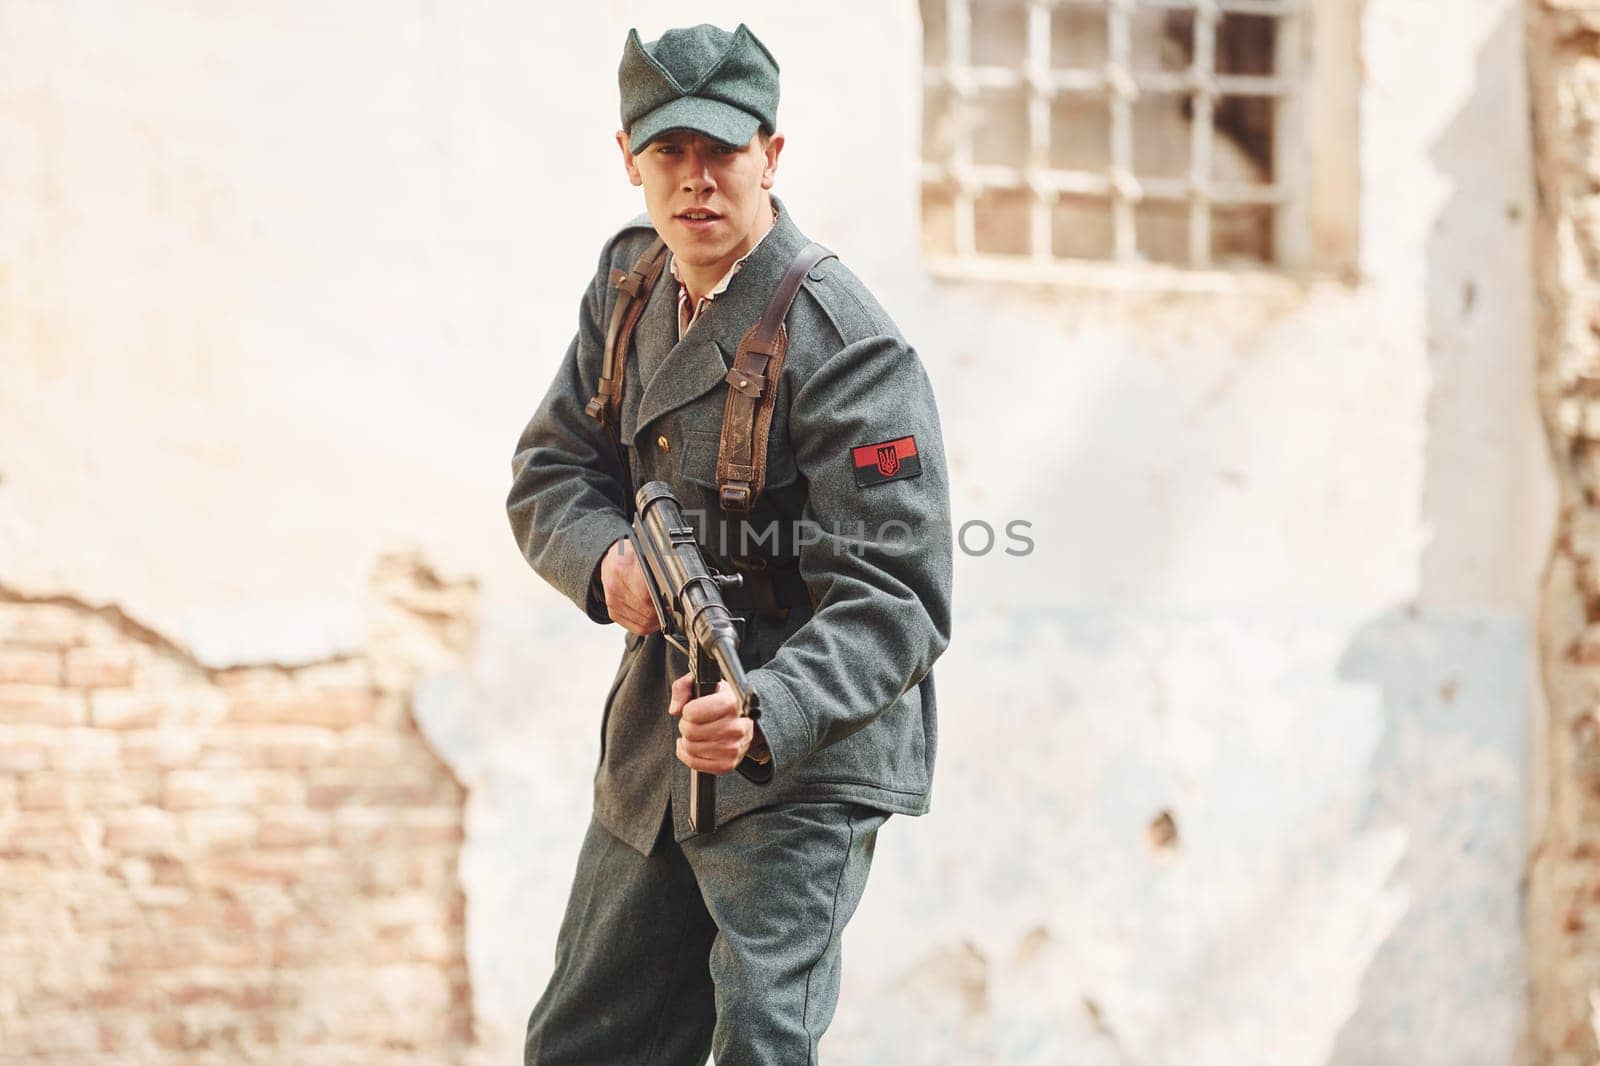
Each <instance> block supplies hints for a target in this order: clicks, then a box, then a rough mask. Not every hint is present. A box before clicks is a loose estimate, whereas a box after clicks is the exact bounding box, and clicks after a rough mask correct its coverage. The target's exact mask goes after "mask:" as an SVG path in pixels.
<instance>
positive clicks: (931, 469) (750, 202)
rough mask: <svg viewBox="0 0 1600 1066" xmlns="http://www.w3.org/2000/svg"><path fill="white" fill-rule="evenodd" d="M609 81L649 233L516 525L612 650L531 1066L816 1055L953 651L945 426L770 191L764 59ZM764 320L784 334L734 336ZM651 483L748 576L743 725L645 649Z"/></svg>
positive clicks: (517, 492) (567, 366) (621, 250)
mask: <svg viewBox="0 0 1600 1066" xmlns="http://www.w3.org/2000/svg"><path fill="white" fill-rule="evenodd" d="M619 74H620V83H621V90H622V126H623V128H622V130H621V131H619V132H618V133H617V143H618V145H619V146H620V147H621V149H622V161H623V165H624V167H625V169H626V171H627V174H628V179H629V180H630V181H631V182H632V183H633V184H634V185H637V186H640V187H641V188H643V190H644V201H645V214H644V215H642V216H640V217H638V218H636V219H634V220H633V221H632V222H630V223H629V224H628V225H627V226H625V227H623V229H622V230H621V231H619V232H618V233H617V234H615V235H614V236H613V237H612V238H611V239H610V240H609V241H608V242H607V243H606V245H605V248H604V250H603V251H602V253H601V255H600V262H599V268H598V270H597V271H596V273H595V277H594V281H593V283H592V284H591V285H590V286H589V288H588V291H587V292H586V293H585V295H584V299H583V303H582V307H581V311H580V314H579V320H578V333H577V336H576V338H575V339H574V340H573V342H572V345H571V346H570V347H569V348H568V350H567V353H566V357H565V359H564V360H563V361H562V363H561V366H560V369H559V370H558V372H557V373H556V376H555V381H554V382H553V383H552V384H551V386H550V390H549V392H548V393H547V394H546V396H545V398H544V401H543V403H542V404H540V406H539V409H538V411H537V413H536V414H535V415H534V416H533V419H532V421H531V422H529V424H528V427H527V429H526V430H524V432H523V434H522V438H521V440H520V441H519V442H518V443H517V449H516V455H515V458H514V460H513V471H514V481H513V484H512V488H511V494H510V498H509V499H508V501H507V508H508V511H509V514H510V518H511V525H512V529H513V530H514V532H515V533H516V537H517V541H518V543H519V545H520V546H521V548H522V551H523V554H524V555H525V556H526V557H527V559H528V561H529V563H530V564H531V565H532V566H533V568H534V570H536V571H537V572H538V573H539V575H540V576H541V577H543V578H544V579H545V580H547V581H548V582H550V583H551V584H552V585H554V586H555V587H556V588H557V589H559V590H560V591H561V592H563V593H564V594H566V595H567V596H568V597H569V598H570V599H572V601H573V602H574V603H576V604H577V605H578V606H579V607H580V608H582V609H584V610H585V611H586V612H587V613H588V615H589V617H590V618H592V619H594V620H595V621H597V622H602V623H603V622H610V621H615V622H617V623H618V624H619V625H621V626H622V627H623V628H624V629H625V630H627V631H628V634H629V635H628V637H627V641H626V646H625V648H624V650H623V654H622V662H621V665H620V667H619V668H618V671H617V676H616V679H615V682H614V683H613V686H612V693H611V695H610V696H609V697H608V698H607V700H606V705H605V708H604V712H603V720H602V721H603V724H602V726H601V748H600V761H599V766H598V769H597V772H596V775H595V788H594V816H593V819H592V820H591V823H590V826H589V830H588V833H587V835H586V837H585V839H584V842H583V848H582V851H581V852H580V854H579V857H578V870H577V876H576V878H575V879H574V882H573V887H572V895H571V898H570V900H569V902H568V905H567V911H566V916H565V918H564V919H563V921H562V924H561V932H560V938H559V943H558V947H557V949H556V965H555V973H554V975H553V976H552V978H551V980H550V984H549V986H548V988H547V989H546V990H545V993H544V995H543V997H542V998H541V999H540V1000H539V1002H538V1005H537V1006H535V1008H534V1010H533V1014H532V1017H531V1018H530V1019H529V1023H528V1036H527V1045H526V1061H527V1062H528V1063H530V1064H532V1063H541V1064H545V1063H574V1064H576V1063H582V1064H585V1066H593V1064H596V1063H629V1064H632V1063H647V1062H648V1063H703V1062H704V1061H705V1058H706V1053H707V1051H708V1050H710V1051H713V1052H714V1053H715V1055H716V1060H717V1062H718V1064H719V1066H741V1064H748V1063H784V1064H792V1063H797V1062H814V1061H815V1058H816V1047H817V1041H818V1039H819V1038H820V1037H821V1036H822V1033H823V1031H824V1030H825V1029H826V1028H827V1026H828V1023H829V1021H830V1020H831V1019H832V1017H833V1012H834V1006H835V1002H836V999H837V995H838V988H839V967H840V937H841V935H842V933H843V930H844V926H845V923H846V922H847V921H848V920H849V918H850V916H851V914H852V913H853V912H854V911H855V908H856V904H857V903H858V902H859V901H860V898H861V893H862V890H863V889H864V887H865V885H866V877H867V869H868V866H869V865H870V863H871V860H872V851H873V844H874V841H875V838H876V833H877V830H878V828H879V827H880V826H881V825H882V824H883V823H884V821H885V820H886V819H887V818H888V817H889V815H890V814H891V813H894V812H899V813H902V814H911V815H915V814H921V813H923V812H925V811H926V810H927V809H928V793H929V786H930V783H931V778H932V772H933V762H934V746H935V715H934V690H933V678H932V675H931V673H930V669H931V667H932V666H933V662H934V660H935V659H937V658H938V657H939V655H940V653H941V652H942V651H943V650H944V648H945V646H946V644H947V643H948V642H949V637H950V584H951V532H950V516H949V492H948V483H947V479H946V469H945V458H944V448H943V443H942V441H941V439H940V434H939V418H938V413H937V411H936V409H935V406H934V399H933V392H932V389H931V388H930V386H929V383H928V378H927V375H926V374H925V373H924V372H923V368H922V364H921V362H920V361H919V360H918V358H917V355H916V353H915V352H914V351H913V350H912V348H911V347H910V346H909V345H908V344H907V343H906V341H905V340H904V338H902V337H901V335H900V333H899V331H898V330H897V329H896V328H895V325H894V322H893V321H892V320H891V319H890V318H889V316H888V314H887V313H885V311H884V310H883V309H882V308H881V307H879V306H878V303H877V302H876V301H875V300H874V299H873V298H872V295H871V294H870V293H869V292H868V291H867V289H866V286H864V285H863V284H862V283H861V281H860V280H859V279H858V278H857V277H856V276H855V275H854V274H852V273H851V272H850V271H849V270H848V269H846V268H845V267H844V266H843V265H842V264H841V263H840V262H839V261H838V260H837V259H836V258H833V257H831V256H829V255H828V254H827V253H825V252H823V251H822V249H820V248H819V247H817V246H815V245H812V244H810V242H809V241H808V239H807V238H806V237H805V236H804V235H803V234H802V233H801V231H800V230H799V228H798V227H797V226H796V224H795V222H794V220H793V219H792V218H791V217H790V215H789V211H788V208H787V207H786V205H784V204H783V203H781V202H780V201H779V200H778V198H777V197H775V196H773V195H772V194H771V193H770V192H769V190H770V189H771V188H772V184H773V179H774V176H775V175H776V173H777V167H778V157H779V155H780V153H781V152H782V151H783V147H784V139H783V135H782V134H781V133H778V132H777V105H778V64H777V62H776V61H775V60H774V59H773V58H772V55H771V53H770V52H768V51H767V49H766V48H765V47H764V46H763V45H762V44H761V42H760V41H758V40H757V39H756V37H755V35H754V34H752V33H751V32H750V31H749V29H747V28H746V27H745V26H743V25H741V26H739V28H738V29H737V30H735V31H734V32H732V33H729V32H727V31H725V30H721V29H718V28H716V27H713V26H695V27H693V28H690V29H676V30H669V31H667V32H666V33H663V34H662V35H661V37H660V39H659V40H656V41H653V42H651V43H649V44H644V43H642V42H641V41H640V39H639V36H638V33H637V32H636V31H635V32H630V33H629V35H628V40H627V43H626V45H625V47H624V51H623V57H622V65H621V69H620V72H619ZM658 238H659V241H660V242H664V248H663V247H661V246H660V245H658V244H657V241H658ZM635 297H638V298H635ZM786 300H789V301H792V302H788V303H787V304H786V303H785V301H786ZM769 308H770V309H771V310H769ZM764 314H766V315H769V316H770V319H769V324H770V325H771V332H773V333H776V334H777V335H776V337H775V338H773V337H768V338H767V341H763V340H762V336H761V335H760V334H759V331H757V335H755V336H754V339H752V337H751V336H748V335H747V334H749V333H750V331H752V327H754V326H755V325H756V324H757V322H758V320H761V319H762V318H763V315H764ZM779 322H781V324H782V327H783V329H782V331H781V332H778V331H777V324H778V323H779ZM608 340H609V345H608ZM768 342H771V343H768ZM608 347H609V348H610V349H611V352H610V357H609V358H608V353H607V349H608ZM763 438H765V439H764V443H763ZM651 480H661V481H665V482H667V483H668V484H669V485H671V487H672V488H673V490H674V492H675V493H676V494H677V496H678V498H679V500H680V501H681V502H682V505H683V507H684V509H685V512H686V514H689V515H695V516H697V517H698V519H699V520H698V521H697V522H696V525H697V527H698V534H699V539H700V543H701V546H702V548H703V549H704V550H705V552H706V555H707V558H708V561H709V562H710V563H711V565H713V566H714V567H716V568H717V569H721V570H724V571H727V572H732V571H739V572H741V573H743V574H745V575H746V587H745V588H742V589H730V590H728V591H727V592H726V593H725V595H726V598H727V599H728V602H729V606H730V608H731V609H733V610H734V611H736V612H738V613H739V614H740V615H741V617H742V618H743V619H744V620H745V626H744V639H743V644H742V647H741V658H742V659H743V663H744V666H745V668H746V669H747V670H748V671H749V680H750V684H751V687H752V689H753V690H754V691H755V693H756V695H757V697H758V698H759V701H760V708H761V715H760V718H759V722H752V720H751V719H750V718H748V717H741V716H740V715H739V714H738V712H737V707H736V704H735V701H734V698H733V695H732V693H731V691H730V690H729V689H728V688H727V685H726V683H724V684H723V685H722V686H721V687H720V688H719V690H718V691H717V692H715V693H713V694H711V695H708V696H703V697H700V698H697V699H691V698H690V694H691V687H690V681H691V679H690V677H689V676H688V675H687V674H686V672H685V671H686V669H687V664H686V661H685V659H684V657H683V656H682V654H681V653H679V652H678V651H677V650H676V649H673V648H671V647H670V646H669V645H668V644H667V643H666V641H665V639H664V638H663V637H662V635H661V634H660V633H659V632H658V631H657V622H656V618H655V615H654V612H653V610H652V607H651V604H650V601H649V598H648V595H647V593H646V590H645V587H644V584H643V578H642V575H641V572H640V570H639V568H638V565H637V563H636V561H635V559H634V557H633V554H632V552H631V550H630V549H629V547H628V542H627V540H626V538H627V535H628V533H629V528H630V527H629V516H630V515H631V513H632V497H633V492H634V490H635V488H636V487H637V486H639V485H641V484H643V483H644V482H646V481H651ZM691 768H692V769H695V770H698V771H700V772H702V773H711V774H720V775H724V776H721V777H719V778H718V782H717V786H718V787H717V802H716V812H715V815H716V822H717V827H716V829H715V830H714V831H712V832H709V833H703V834H697V833H695V832H694V831H693V830H692V828H691V826H690V824H689V821H688V796H689V792H688V781H689V770H690V769H691ZM736 768H737V769H738V770H740V773H729V771H731V770H734V769H736Z"/></svg>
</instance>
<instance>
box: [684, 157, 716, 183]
mask: <svg viewBox="0 0 1600 1066" xmlns="http://www.w3.org/2000/svg"><path fill="white" fill-rule="evenodd" d="M683 162H684V167H683V191H684V192H689V193H701V192H709V191H710V190H712V189H714V188H716V186H717V182H716V179H715V178H713V177H712V176H711V167H710V165H709V164H710V160H709V157H707V156H706V155H705V154H704V153H702V152H696V151H689V152H685V153H684V158H683Z"/></svg>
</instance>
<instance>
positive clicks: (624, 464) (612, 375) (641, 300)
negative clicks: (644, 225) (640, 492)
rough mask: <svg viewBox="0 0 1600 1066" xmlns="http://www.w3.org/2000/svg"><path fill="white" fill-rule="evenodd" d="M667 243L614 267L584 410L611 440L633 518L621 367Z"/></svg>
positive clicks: (657, 241)
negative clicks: (602, 340) (593, 383)
mask: <svg viewBox="0 0 1600 1066" xmlns="http://www.w3.org/2000/svg"><path fill="white" fill-rule="evenodd" d="M666 247H667V246H666V243H665V242H664V241H662V239H661V238H660V237H657V238H656V239H655V240H654V241H651V242H650V247H648V248H646V249H645V250H644V251H643V252H642V253H640V255H639V258H638V259H637V260H636V261H635V262H634V264H633V269H632V270H629V271H621V270H613V271H612V272H611V287H612V288H614V289H616V290H617V298H616V300H615V301H613V303H612V305H611V321H610V322H609V323H608V324H607V325H606V344H605V350H604V352H603V353H602V354H601V357H600V383H599V390H598V391H597V392H596V393H595V394H594V396H592V397H591V398H590V400H589V403H588V405H587V406H586V407H585V408H584V413H585V414H587V415H588V416H589V417H590V418H592V419H594V420H595V421H596V422H599V423H600V428H601V431H602V432H603V433H604V434H605V436H606V438H607V439H608V440H609V441H610V442H611V453H612V455H613V457H614V458H615V459H616V461H617V470H618V472H619V473H620V474H621V475H622V480H623V485H622V495H623V500H622V509H623V510H624V511H625V512H626V513H627V515H628V517H629V518H630V519H631V518H632V517H633V472H632V471H631V470H629V469H628V457H627V454H626V453H624V452H623V450H622V431H621V427H620V426H619V424H618V420H619V418H620V414H621V411H622V382H623V381H624V379H625V375H624V373H623V370H624V368H625V364H626V362H627V358H628V348H629V346H630V344H631V343H632V341H633V328H634V327H635V326H637V325H638V324H639V316H640V315H642V314H643V313H644V305H645V303H646V302H648V300H649V298H650V290H651V288H652V287H653V286H654V285H655V283H656V279H657V278H659V277H660V276H661V268H662V267H663V266H665V265H666V261H667V257H666V256H665V255H663V254H662V252H664V251H665V250H666Z"/></svg>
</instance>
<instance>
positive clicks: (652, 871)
mask: <svg viewBox="0 0 1600 1066" xmlns="http://www.w3.org/2000/svg"><path fill="white" fill-rule="evenodd" d="M888 817H889V815H888V814H887V813H886V812H884V811H880V810H877V809H875V808H872V807H865V806H862V805H860V804H855V803H786V804H779V805H776V806H773V807H766V808H761V809H759V810H755V811H751V812H749V813H748V814H745V815H741V816H740V817H738V818H735V819H733V820H732V821H730V822H727V823H725V824H723V825H720V826H718V827H717V829H716V831H715V832H713V833H708V834H701V835H698V836H693V837H689V838H688V839H686V840H684V841H683V842H682V844H678V843H676V842H674V840H673V839H672V836H673V834H672V829H671V818H670V816H669V817H668V818H667V819H666V820H664V821H663V823H662V830H661V834H660V835H659V836H658V837H657V839H656V845H655V847H654V848H653V849H652V850H651V852H650V854H649V855H648V856H645V855H640V854H639V853H638V852H637V851H635V850H634V849H633V848H630V847H629V846H628V845H626V844H624V843H623V842H622V841H620V840H618V839H617V838H616V837H614V836H612V835H611V833H609V832H608V831H607V830H606V829H605V828H604V827H602V826H601V825H600V824H599V822H597V821H595V820H593V819H592V818H591V820H590V823H589V829H588V832H587V834H586V835H585V836H584V841H583V847H582V850H581V851H580V852H579V855H578V871H577V876H576V877H575V878H574V879H573V883H572V895H571V898H570V899H569V900H568V901H567V910H566V914H565V916H564V917H563V919H562V922H561V932H560V937H559V940H558V941H557V946H556V965H555V973H554V974H553V975H552V976H551V978H550V984H549V986H548V987H546V989H545V992H544V995H543V996H541V997H540V999H539V1002H538V1004H537V1005H536V1006H535V1007H534V1009H533V1014H532V1016H531V1017H530V1018H529V1019H528V1034H527V1043H526V1046H525V1053H524V1061H525V1063H526V1066H569V1064H571V1066H577V1064H582V1066H609V1064H615V1066H680V1064H683V1066H688V1064H693V1066H702V1064H703V1063H704V1062H705V1061H706V1055H707V1053H711V1054H714V1055H715V1056H716V1062H717V1066H765V1064H769V1063H770V1064H775V1066H776V1064H782V1066H796V1064H798V1063H806V1064H813V1063H815V1062H816V1061H817V1041H818V1040H819V1039H820V1038H821V1036H822V1033H823V1031H824V1030H825V1029H827V1027H828V1023H829V1022H830V1021H832V1019H833V1012H834V1007H835V1005H836V1004H837V1002H838V997H839V972H840V959H841V954H840V941H841V936H842V934H843V932H844V927H845V923H846V922H848V921H849V920H850V916H851V915H852V914H854V913H855V909H856V905H857V904H858V903H859V902H860V901H861V893H862V891H863V890H864V889H865V888H866V883H867V871H868V868H869V867H870V866H871V865H872V853H873V847H874V844H875V842H876V840H877V832H878V828H879V826H881V825H882V824H883V823H884V821H886V820H887V819H888Z"/></svg>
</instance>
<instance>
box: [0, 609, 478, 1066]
mask: <svg viewBox="0 0 1600 1066" xmlns="http://www.w3.org/2000/svg"><path fill="white" fill-rule="evenodd" d="M396 673H399V674H403V671H399V672H397V671H394V670H386V669H384V668H383V667H381V666H376V667H375V665H374V664H373V663H371V662H369V661H367V660H366V659H355V660H345V661H338V662H332V663H326V664H319V665H313V666H307V667H303V668H299V669H280V668H249V669H237V670H223V671H210V670H206V669H203V668H202V667H200V666H199V665H198V664H196V663H195V662H193V661H192V660H191V659H189V658H188V657H187V656H185V655H184V654H183V653H182V652H181V651H179V650H178V649H176V648H173V647H172V646H170V645H168V644H166V643H165V642H164V641H162V640H161V639H160V638H159V637H157V636H156V635H154V634H151V633H148V632H145V631H143V630H141V629H140V628H139V627H138V626H137V625H135V624H133V623H130V622H129V621H128V620H127V619H125V618H122V617H121V616H120V615H119V614H117V613H116V612H114V611H94V610H90V609H87V608H84V607H81V606H77V605H74V604H71V603H65V602H29V601H25V600H20V599H17V598H14V597H11V598H6V597H0V1062H116V1063H140V1062H162V1063H189V1062H195V1063H199V1062H242V1061H248V1062H270V1063H345V1062H348V1063H363V1064H370V1063H378V1062H382V1063H395V1062H417V1063H429V1064H440V1063H451V1062H459V1061H461V1060H462V1059H463V1057H464V1056H465V1053H466V1049H467V1048H468V1046H469V1044H470V1041H471V1035H472V1034H471V1004H470V996H469V990H468V983H467V971H466V963H465V959H464V955H463V942H464V938H463V909H464V903H463V898H462V894H461V891H460V888H459V884H458V879H457V859H458V855H459V851H460V844H461V837H462V809H463V799H464V797H463V792H462V789H461V787H460V786H459V785H458V784H457V783H456V781H455V780H454V779H453V778H452V776H451V775H450V773H449V772H448V771H447V770H446V769H445V767H444V766H443V765H442V764H441V763H440V761H439V760H438V759H437V758H436V757H435V756H434V754H433V753H432V751H431V750H430V749H429V748H428V746H427V744H426V743H425V741H424V739H423V737H422V736H421V735H420V734H419V733H418V732H417V729H416V726H415V724H414V722H413V720H412V717H411V714H410V712H409V709H408V705H407V699H406V696H405V693H404V692H403V691H397V690H395V689H394V688H393V686H391V685H389V684H388V683H387V682H385V681H384V680H383V678H384V676H385V675H394V674H396Z"/></svg>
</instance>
